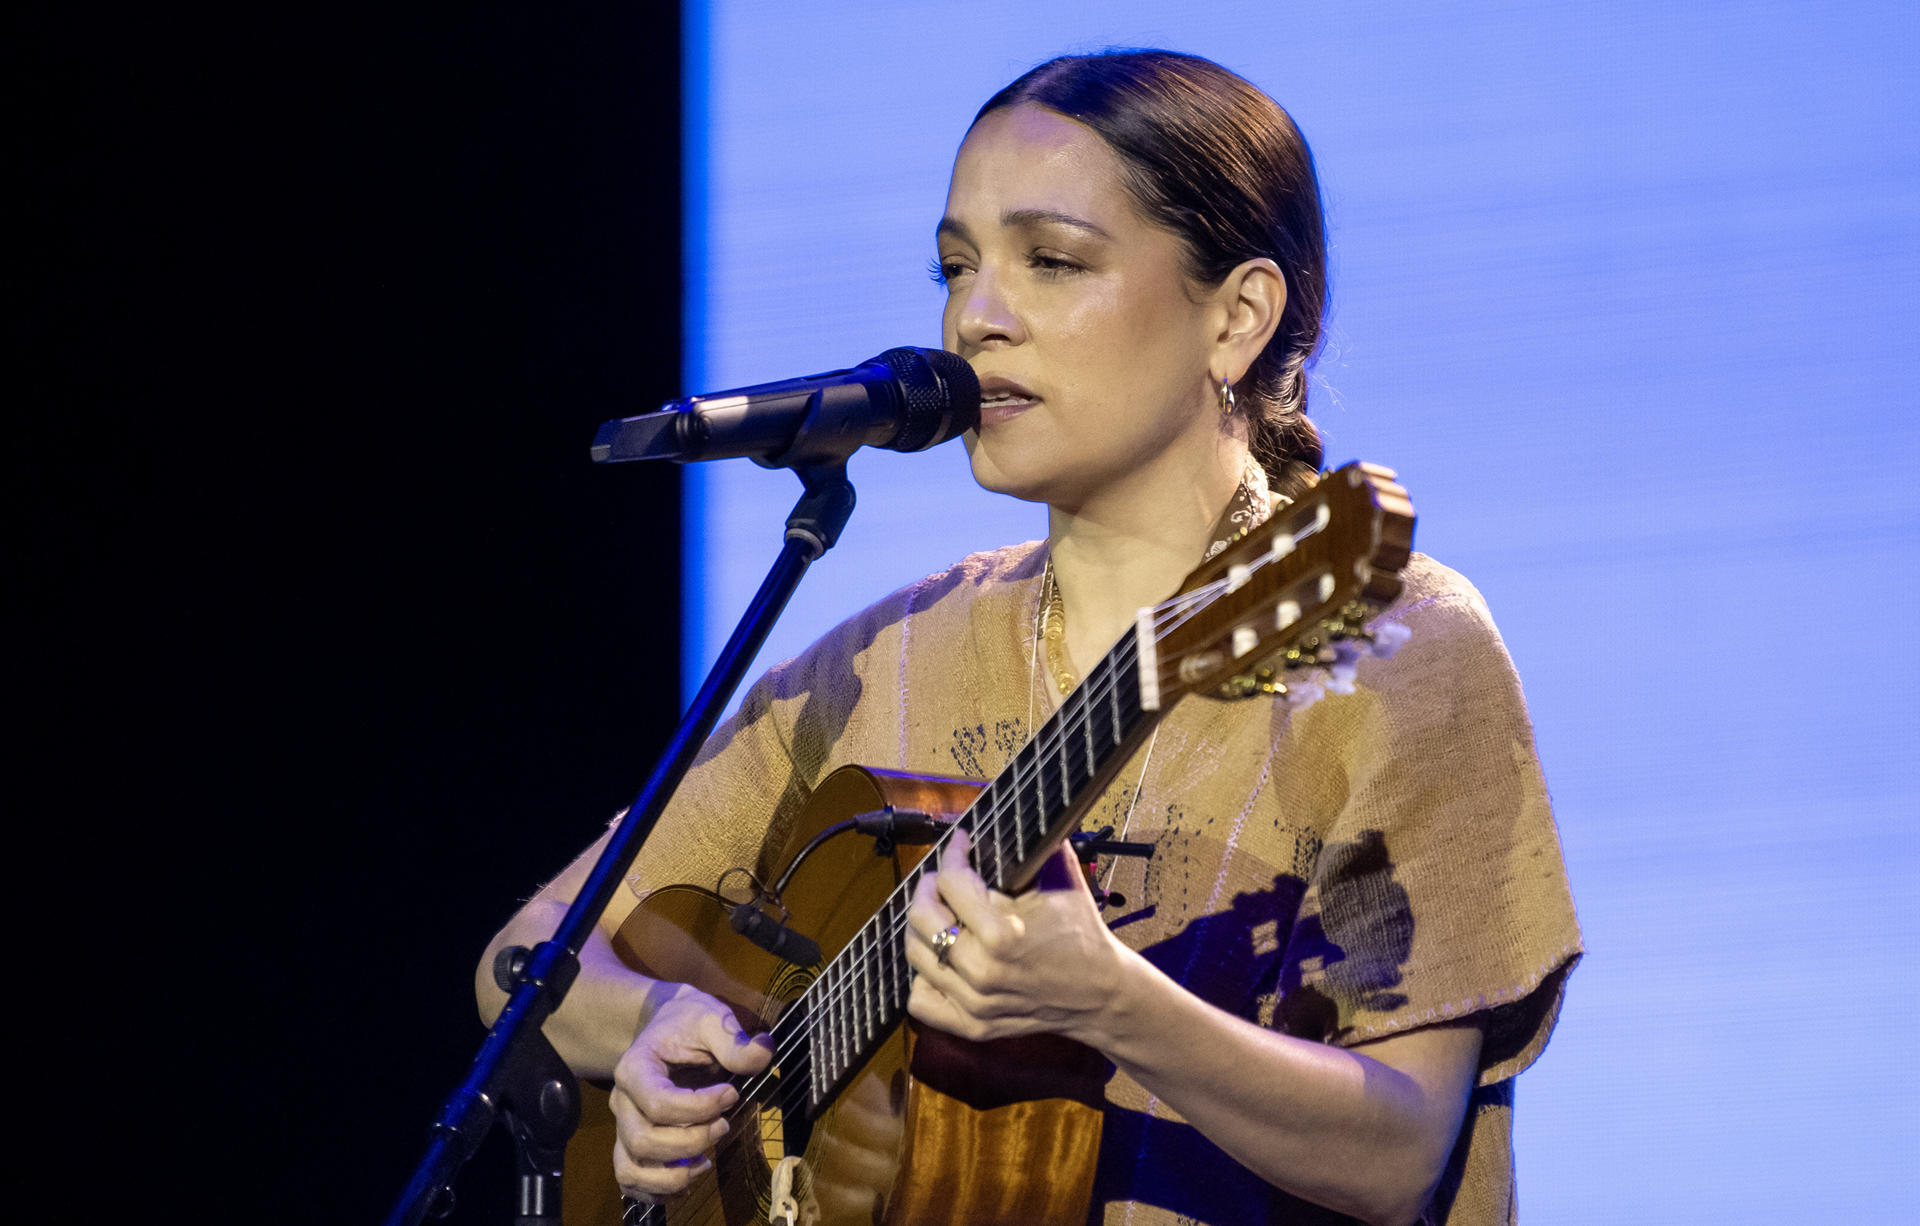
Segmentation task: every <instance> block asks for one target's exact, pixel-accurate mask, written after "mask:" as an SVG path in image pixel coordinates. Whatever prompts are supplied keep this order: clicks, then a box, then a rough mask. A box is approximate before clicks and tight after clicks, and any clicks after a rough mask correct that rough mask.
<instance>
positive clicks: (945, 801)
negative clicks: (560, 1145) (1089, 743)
mask: <svg viewBox="0 0 1920 1226" xmlns="http://www.w3.org/2000/svg"><path fill="white" fill-rule="evenodd" d="M979 788H980V785H979V784H975V783H968V782H964V781H961V780H953V779H935V778H924V777H919V776H913V775H904V774H897V773H891V772H885V771H878V770H868V769H866V768H863V767H846V768H843V769H841V770H839V771H836V772H834V773H833V774H831V775H829V776H828V777H827V778H826V779H825V780H823V781H822V782H821V785H820V787H819V788H818V789H817V790H816V791H815V793H814V795H813V798H812V800H811V801H810V802H809V803H808V805H807V807H806V808H805V809H804V810H803V811H802V812H801V814H800V816H799V817H798V819H797V820H796V821H795V823H794V827H793V830H792V831H791V833H790V834H789V835H788V836H787V838H786V840H785V845H784V846H783V847H782V848H781V849H780V852H779V854H778V855H777V856H775V857H774V858H773V859H772V861H771V863H772V865H773V866H774V867H775V872H776V877H777V875H778V873H779V872H782V871H784V870H785V869H786V867H787V865H789V864H790V863H791V862H792V860H793V858H794V857H795V856H796V855H797V854H798V853H799V852H800V850H801V849H802V848H804V847H805V846H806V845H807V844H808V843H809V842H811V841H812V839H813V838H814V837H815V836H816V835H818V834H819V833H821V832H822V831H824V830H826V829H827V828H828V827H830V826H833V825H834V824H836V823H838V822H841V821H844V820H846V819H847V818H850V817H852V816H853V815H854V814H856V813H866V812H871V811H873V810H876V809H881V808H884V807H886V806H888V805H892V806H894V807H895V808H898V809H909V810H919V811H921V812H925V813H930V814H935V815H940V816H945V817H948V818H953V817H957V816H958V815H959V814H960V813H962V812H963V811H964V810H965V809H966V807H967V805H968V803H969V802H970V801H971V800H972V799H973V796H974V794H975V793H976V792H977V791H979ZM926 850H927V849H926V848H924V847H896V848H895V849H894V850H893V852H892V853H891V854H890V855H885V856H882V855H876V854H875V843H874V841H873V840H872V839H871V838H869V837H867V836H865V835H861V834H857V833H853V832H848V833H845V834H841V835H838V836H836V837H833V838H830V839H828V840H826V841H825V842H823V843H821V844H820V845H819V846H818V847H816V848H815V849H814V850H813V852H812V853H811V854H810V855H809V856H808V857H807V858H806V860H805V862H804V863H803V864H802V865H801V866H800V868H799V870H798V871H797V872H796V873H795V875H794V879H793V881H792V882H791V883H790V884H789V885H788V886H787V888H786V890H785V892H784V895H783V901H784V902H785V904H786V906H787V907H788V909H789V910H790V911H791V918H790V919H789V920H788V926H789V927H790V928H792V929H793V930H794V931H796V932H799V933H802V934H804V935H806V936H808V937H811V938H813V940H815V941H816V942H818V943H819V945H820V948H821V951H822V953H823V955H824V957H825V959H826V960H827V961H832V960H833V958H834V956H835V955H836V954H838V953H839V952H840V951H841V950H842V949H843V948H845V946H846V945H847V944H848V943H849V942H850V941H852V940H853V938H854V937H855V936H856V935H857V934H858V933H859V931H860V929H861V927H862V926H863V925H865V924H866V923H867V921H868V920H869V919H870V918H871V917H873V916H874V914H875V913H876V912H877V911H878V910H879V909H880V908H881V906H882V905H883V904H884V903H885V902H886V901H887V899H888V897H889V896H890V895H891V894H892V893H893V892H894V890H895V889H896V887H898V886H899V885H900V883H901V882H902V881H903V880H904V879H905V878H906V876H907V873H908V872H909V870H911V869H912V868H913V867H914V865H915V864H917V863H918V862H919V860H920V859H921V858H922V856H924V855H925V853H926ZM614 948H615V949H616V950H617V951H618V952H619V954H620V956H621V958H622V959H623V960H625V961H626V962H627V963H628V964H629V965H630V966H632V967H634V968H635V969H636V970H639V971H641V972H642V973H644V974H647V975H649V976H652V977H654V978H657V979H662V980H666V981H669V982H680V983H690V984H692V985H694V986H695V987H697V988H699V989H700V990H702V991H704V992H706V993H708V994H709V995H712V996H714V997H717V998H718V999H720V1000H722V1001H725V1002H726V1003H727V1004H729V1005H731V1006H732V1007H733V1009H734V1011H735V1013H736V1014H738V1015H739V1017H740V1019H741V1022H742V1024H743V1025H745V1026H746V1027H747V1028H748V1029H750V1030H764V1029H767V1028H768V1027H770V1026H771V1025H772V1024H773V1022H774V1021H775V1020H776V1019H777V1018H778V1017H779V1016H780V1014H781V1011H782V1009H783V1008H784V1007H785V1006H786V1005H787V1003H788V1002H789V1001H792V1000H793V999H794V998H796V997H797V996H799V995H800V993H801V992H802V991H804V990H805V988H806V987H807V985H808V984H809V983H810V982H812V980H813V978H814V974H815V971H816V970H817V969H818V968H799V967H795V966H793V965H792V964H790V963H788V962H786V961H785V960H783V959H781V958H778V957H775V956H774V955H772V954H770V953H767V952H766V951H764V950H762V949H761V948H760V947H759V946H757V945H755V944H753V943H752V942H750V941H748V940H747V939H746V938H745V937H743V936H740V935H739V934H737V933H736V932H734V931H733V928H732V926H731V925H730V923H729V913H728V910H727V909H726V907H724V906H723V905H721V904H720V903H718V902H716V901H715V899H714V898H713V897H712V896H711V895H710V894H708V893H706V892H705V891H704V890H697V889H688V888H672V887H669V888H667V889H661V890H656V891H654V892H653V893H652V894H650V895H649V896H648V897H647V898H645V899H644V900H642V901H641V903H640V904H639V905H638V906H637V907H636V908H635V909H634V911H633V913H632V914H631V915H630V916H629V917H628V919H627V921H626V922H625V923H624V924H623V925H622V926H621V929H620V931H619V933H618V934H617V936H616V937H615V939H614ZM776 1066H777V1061H776ZM1107 1071H1108V1070H1107V1065H1106V1061H1105V1060H1104V1059H1103V1058H1102V1057H1101V1056H1100V1055H1099V1054H1098V1053H1096V1052H1093V1051H1092V1050H1090V1049H1088V1048H1086V1047H1084V1046H1082V1045H1080V1044H1077V1043H1073V1042H1071V1041H1068V1040H1064V1039H1057V1038H1052V1037H1039V1038H1032V1039H1018V1040H1003V1041H1000V1042H994V1043H985V1044H981V1043H970V1042H966V1041H964V1040H961V1039H956V1038H953V1037H952V1036H949V1035H946V1034H943V1033H941V1032H939V1031H933V1030H920V1029H918V1028H917V1027H910V1026H905V1025H896V1026H895V1027H894V1028H893V1031H892V1032H891V1033H890V1034H888V1035H887V1036H886V1037H885V1038H884V1039H882V1040H881V1041H880V1042H879V1043H878V1044H877V1045H876V1046H875V1047H874V1049H873V1051H872V1053H871V1055H869V1056H868V1057H867V1058H866V1060H865V1061H864V1063H863V1064H862V1065H860V1066H859V1067H858V1069H857V1071H856V1072H855V1073H854V1075H853V1076H852V1078H851V1079H850V1080H849V1081H848V1082H847V1083H846V1084H845V1086H844V1087H843V1088H842V1089H841V1090H840V1092H839V1093H838V1094H837V1095H836V1096H835V1098H834V1099H833V1101H832V1102H831V1103H830V1104H828V1105H827V1106H826V1108H825V1109H824V1110H823V1111H821V1112H819V1113H818V1114H817V1115H816V1116H815V1118H813V1119H812V1120H811V1124H810V1127H804V1128H796V1127H790V1126H788V1123H787V1122H786V1121H784V1120H783V1119H782V1116H781V1113H780V1112H779V1110H778V1109H777V1108H766V1109H762V1110H760V1111H758V1112H755V1111H753V1110H751V1109H748V1110H743V1111H741V1112H740V1113H739V1114H737V1115H735V1116H733V1117H732V1124H733V1129H732V1131H731V1132H730V1133H729V1135H728V1136H727V1138H726V1139H725V1140H724V1141H723V1143H722V1145H721V1147H720V1151H719V1153H718V1154H717V1160H716V1163H715V1167H714V1170H713V1171H711V1172H709V1173H708V1174H707V1175H705V1176H704V1177H702V1178H701V1179H699V1180H697V1181H696V1182H695V1184H694V1186H693V1188H692V1189H691V1190H690V1191H689V1192H688V1193H687V1194H686V1195H684V1196H682V1197H679V1198H676V1199H675V1200H674V1201H673V1202H670V1203H669V1204H668V1205H667V1206H665V1212H664V1214H661V1213H660V1211H659V1210H655V1211H654V1214H653V1216H652V1218H651V1219H650V1220H657V1221H662V1222H666V1223H671V1224H672V1226H711V1224H717V1223H726V1224H728V1226H743V1224H746V1223H763V1222H766V1221H767V1220H768V1207H769V1204H770V1203H771V1197H772V1188H773V1179H772V1176H771V1167H772V1164H773V1163H774V1162H775V1161H777V1160H778V1159H779V1158H780V1157H781V1156H782V1155H783V1154H784V1153H785V1152H786V1151H785V1149H784V1144H783V1143H784V1142H785V1141H787V1139H788V1138H789V1137H792V1136H795V1134H800V1133H805V1134H806V1135H805V1142H804V1144H805V1149H804V1154H803V1156H804V1158H805V1164H806V1168H807V1171H808V1173H809V1174H810V1177H811V1178H810V1182H807V1181H805V1180H803V1182H806V1183H807V1187H808V1189H809V1191H810V1196H811V1205H810V1206H809V1207H810V1208H811V1207H813V1206H817V1210H818V1217H817V1219H814V1220H817V1221H818V1222H819V1223H820V1224H821V1226H875V1224H876V1223H894V1224H899V1226H906V1224H908V1223H911V1224H913V1226H923V1224H929V1223H932V1224H937V1223H947V1222H951V1223H956V1224H957V1223H995V1222H1020V1223H1035V1224H1044V1223H1071V1224H1073V1226H1078V1224H1079V1223H1081V1222H1083V1221H1084V1220H1085V1218H1086V1213H1087V1207H1088V1204H1089V1202H1090V1200H1091V1198H1092V1191H1093V1174H1094V1164H1095V1160H1096V1158H1097V1156H1098V1152H1099V1146H1100V1125H1101V1113H1100V1103H1101V1101H1102V1097H1103V1090H1102V1087H1103V1084H1104V1082H1105V1080H1106V1076H1107ZM581 1091H582V1098H583V1110H582V1114H581V1125H580V1128H579V1130H578V1132H576V1133H575V1135H574V1138H573V1141H572V1142H571V1143H570V1144H569V1145H568V1147H567V1162H566V1171H567V1177H566V1180H565V1182H564V1184H563V1188H564V1202H563V1205H562V1213H563V1216H564V1218H565V1220H566V1222H567V1223H568V1224H569V1226H589V1224H593V1226H600V1224H610V1223H616V1222H619V1221H621V1214H622V1201H621V1197H620V1192H619V1189H618V1188H617V1187H616V1186H615V1185H614V1183H613V1180H612V1175H611V1161H612V1159H611V1155H612V1152H613V1147H614V1140H615V1135H614V1125H613V1116H612V1113H611V1111H610V1110H609V1108H608V1105H607V1091H606V1090H605V1089H604V1088H602V1087H600V1086H596V1085H593V1084H585V1085H583V1086H582V1087H581ZM796 1139H797V1138H796ZM802 1220H806V1219H804V1218H803V1219H802Z"/></svg>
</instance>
